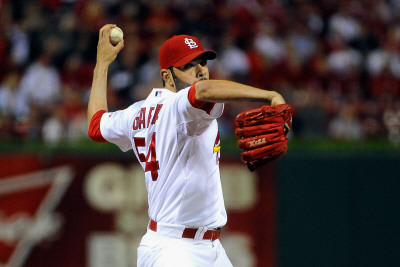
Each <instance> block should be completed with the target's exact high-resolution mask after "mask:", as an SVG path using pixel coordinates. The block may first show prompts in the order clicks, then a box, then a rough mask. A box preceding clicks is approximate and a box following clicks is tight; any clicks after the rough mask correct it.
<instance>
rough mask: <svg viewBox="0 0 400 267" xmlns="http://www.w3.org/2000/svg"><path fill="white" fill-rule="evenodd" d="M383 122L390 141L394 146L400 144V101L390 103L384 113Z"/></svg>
mask: <svg viewBox="0 0 400 267" xmlns="http://www.w3.org/2000/svg"><path fill="white" fill-rule="evenodd" d="M383 122H384V123H385V127H386V129H387V134H388V139H389V141H390V142H391V143H392V144H395V145H398V144H400V101H399V100H398V99H397V100H395V101H392V102H390V104H389V105H387V108H386V109H385V110H384V112H383Z"/></svg>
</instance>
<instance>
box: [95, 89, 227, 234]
mask: <svg viewBox="0 0 400 267" xmlns="http://www.w3.org/2000/svg"><path fill="white" fill-rule="evenodd" d="M194 94H195V86H192V87H188V88H186V89H183V90H180V91H179V92H178V93H174V92H172V91H170V90H168V89H157V88H155V89H153V90H152V92H151V94H150V95H149V96H148V97H147V99H146V100H143V101H140V102H137V103H135V104H133V105H131V106H130V107H128V108H127V109H125V110H121V111H116V112H107V113H104V114H103V115H102V116H101V121H100V132H101V135H102V137H103V138H104V139H105V140H107V141H108V142H111V143H114V144H116V145H118V146H119V147H120V149H121V150H122V151H128V150H130V149H133V151H134V153H135V154H136V157H137V158H138V160H139V162H140V164H141V166H142V167H143V170H144V171H145V176H146V186H147V190H148V203H149V216H150V218H151V219H153V220H155V221H157V222H163V223H170V224H179V225H186V226H193V227H201V226H206V227H209V228H213V227H221V226H223V225H225V224H226V221H227V216H226V210H225V205H224V200H223V195H222V189H221V181H220V174H219V156H220V152H219V149H220V139H219V132H218V124H217V121H216V118H218V117H219V116H221V114H222V111H223V107H224V105H223V104H222V103H215V104H212V103H207V102H202V101H198V100H196V99H195V96H194ZM196 106H197V107H196Z"/></svg>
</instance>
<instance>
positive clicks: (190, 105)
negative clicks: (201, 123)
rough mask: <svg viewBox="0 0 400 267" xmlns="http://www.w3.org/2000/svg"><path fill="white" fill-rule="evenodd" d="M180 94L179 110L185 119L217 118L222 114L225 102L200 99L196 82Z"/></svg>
mask: <svg viewBox="0 0 400 267" xmlns="http://www.w3.org/2000/svg"><path fill="white" fill-rule="evenodd" d="M178 94H180V95H179V97H178V104H177V106H178V112H179V113H180V114H181V116H182V117H183V120H184V121H191V120H203V119H205V120H207V119H216V118H218V117H220V116H221V115H222V112H223V110H224V104H223V103H213V102H207V101H201V100H198V99H197V98H196V86H195V84H194V85H192V86H191V87H188V88H186V89H183V90H181V91H179V92H178Z"/></svg>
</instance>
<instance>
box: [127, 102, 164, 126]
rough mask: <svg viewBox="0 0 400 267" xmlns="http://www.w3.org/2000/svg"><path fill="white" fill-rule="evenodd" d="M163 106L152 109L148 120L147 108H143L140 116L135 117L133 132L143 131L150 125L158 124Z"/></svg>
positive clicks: (159, 105)
mask: <svg viewBox="0 0 400 267" xmlns="http://www.w3.org/2000/svg"><path fill="white" fill-rule="evenodd" d="M162 106H163V104H158V105H157V106H156V107H150V108H149V112H148V114H147V120H146V108H141V109H140V113H139V115H138V116H136V117H135V119H134V121H133V130H141V129H143V128H147V127H149V126H150V124H154V123H156V121H157V119H158V114H159V113H160V110H161V108H162Z"/></svg>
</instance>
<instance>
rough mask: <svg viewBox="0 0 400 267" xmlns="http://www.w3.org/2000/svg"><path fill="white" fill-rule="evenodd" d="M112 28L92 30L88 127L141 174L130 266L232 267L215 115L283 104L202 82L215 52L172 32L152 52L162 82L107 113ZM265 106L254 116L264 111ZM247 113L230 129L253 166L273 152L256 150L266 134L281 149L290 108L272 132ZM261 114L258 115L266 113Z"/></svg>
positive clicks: (229, 85) (115, 49) (266, 95)
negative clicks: (143, 198) (232, 105)
mask: <svg viewBox="0 0 400 267" xmlns="http://www.w3.org/2000/svg"><path fill="white" fill-rule="evenodd" d="M114 27H116V25H110V24H109V25H105V26H104V27H102V28H101V29H100V32H99V42H98V46H97V62H96V67H95V69H94V75H93V84H92V89H91V94H90V99H89V103H88V114H87V115H88V133H89V136H90V137H91V138H92V139H93V140H95V141H98V142H111V143H114V144H116V145H117V146H118V147H120V149H121V150H122V151H128V150H132V151H133V153H134V154H135V156H136V158H137V160H138V162H139V163H140V164H141V166H142V168H143V170H144V172H145V177H146V186H147V191H148V205H149V210H148V213H149V224H148V230H147V233H146V234H145V235H144V236H143V238H142V241H141V243H140V246H139V248H138V259H137V265H138V266H141V267H142V266H160V267H168V266H171V267H177V266H182V267H190V266H193V267H194V266H207V267H209V266H221V267H222V266H232V264H231V262H230V261H229V259H228V257H227V255H226V253H225V250H224V248H223V247H222V245H221V243H220V241H219V236H220V235H221V229H222V227H223V226H224V225H225V224H226V222H227V214H226V210H225V206H224V199H223V195H222V188H221V182H220V174H219V155H220V153H219V152H220V137H219V132H218V123H217V118H218V117H220V116H221V114H222V112H223V109H224V104H223V103H224V102H228V101H229V102H234V101H264V102H265V103H268V104H271V107H274V106H281V105H287V104H285V101H284V99H283V98H282V96H281V95H280V94H278V93H277V92H274V91H267V90H262V89H257V88H254V87H251V86H247V85H243V84H239V83H235V82H231V81H222V80H209V71H208V68H207V61H208V60H213V59H215V58H216V56H217V55H216V52H214V51H212V50H205V49H204V48H203V46H202V44H201V43H200V41H199V40H198V39H197V38H196V37H193V36H189V35H175V36H173V37H171V38H170V39H168V40H166V41H165V43H164V44H163V45H162V46H161V48H160V50H159V65H160V75H161V78H162V80H163V87H162V88H153V90H152V91H151V93H150V94H149V95H148V97H147V98H146V99H144V100H142V101H139V102H136V103H134V104H132V105H131V106H129V107H127V108H126V109H124V110H119V111H115V112H109V111H108V109H107V97H106V90H107V70H108V67H109V65H110V64H111V63H112V62H113V61H114V59H115V58H116V56H117V54H118V53H119V52H120V51H121V49H123V47H124V40H121V41H120V42H119V43H118V44H117V45H115V46H114V45H112V44H111V43H110V39H109V33H110V31H111V29H112V28H114ZM285 108H286V110H287V109H291V107H290V106H288V107H286V106H285ZM265 110H266V108H265ZM265 110H261V111H260V112H261V114H266V113H265ZM279 112H280V109H279V110H278V111H277V113H279ZM253 115H254V112H250V113H249V114H244V115H241V117H240V118H238V119H239V121H238V122H237V124H238V128H237V133H236V134H237V135H238V136H240V137H242V139H241V140H239V141H240V146H241V147H242V148H245V149H247V148H246V147H251V144H256V148H255V149H256V152H254V151H253V150H249V151H246V158H245V162H246V164H248V165H249V164H250V165H251V166H252V167H254V166H255V167H258V166H261V165H262V164H263V163H260V162H263V160H264V159H265V161H268V160H270V159H271V158H273V157H274V156H273V157H271V156H269V155H270V152H266V151H267V150H263V149H264V147H265V146H266V145H265V143H267V144H270V143H271V142H272V141H269V140H268V139H269V137H268V136H269V135H271V134H272V135H275V136H277V135H280V136H278V137H276V138H272V139H274V141H273V142H272V143H276V142H279V144H280V145H278V146H277V145H275V146H274V147H273V148H275V147H279V148H280V150H279V152H278V154H277V155H279V154H280V153H281V152H282V151H285V149H284V148H285V147H286V142H285V140H286V139H285V138H286V137H285V133H286V131H285V126H284V124H285V123H286V124H287V122H289V121H290V118H289V117H291V113H290V112H289V113H287V116H286V117H285V116H281V117H282V118H283V121H282V122H280V121H277V120H274V122H275V123H276V125H277V126H276V127H277V128H279V129H278V130H277V131H275V130H274V131H272V133H271V132H270V131H268V130H264V129H265V128H268V127H258V126H257V124H256V125H252V124H251V123H248V122H247V121H246V118H249V117H251V116H253ZM259 117H260V116H259ZM262 117H264V121H265V120H266V119H265V118H268V116H262ZM254 120H255V119H253V121H254ZM287 125H289V124H287ZM286 127H287V128H288V127H289V126H286ZM255 128H260V129H261V131H264V133H263V134H262V135H265V136H264V139H262V138H261V139H260V140H258V141H257V140H255V138H257V137H253V136H252V134H251V132H252V131H253V130H254V129H255ZM278 132H279V133H278ZM279 138H280V139H279ZM275 139H277V140H278V139H279V140H278V141H277V140H275ZM261 143H264V145H262V144H261ZM246 144H248V145H246ZM260 148H261V149H262V153H261V154H260V153H259V151H258V150H257V149H260ZM251 149H253V147H252V148H251ZM270 150H271V149H270ZM268 151H269V150H268ZM250 154H251V156H249V155H250ZM253 157H254V159H255V161H256V163H254V162H253ZM249 168H250V167H249Z"/></svg>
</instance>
